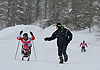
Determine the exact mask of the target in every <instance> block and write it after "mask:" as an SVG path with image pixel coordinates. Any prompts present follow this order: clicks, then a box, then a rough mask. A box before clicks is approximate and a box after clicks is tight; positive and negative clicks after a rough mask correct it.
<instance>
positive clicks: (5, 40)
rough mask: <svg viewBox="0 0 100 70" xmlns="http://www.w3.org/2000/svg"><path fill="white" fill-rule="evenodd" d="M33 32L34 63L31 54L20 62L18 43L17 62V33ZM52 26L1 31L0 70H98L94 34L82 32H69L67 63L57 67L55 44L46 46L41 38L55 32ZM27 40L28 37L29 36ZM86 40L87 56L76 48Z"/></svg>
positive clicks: (99, 49) (99, 59)
mask: <svg viewBox="0 0 100 70" xmlns="http://www.w3.org/2000/svg"><path fill="white" fill-rule="evenodd" d="M20 30H23V31H24V32H28V34H29V32H30V31H32V32H33V33H34V35H35V37H36V40H34V41H33V42H34V46H35V50H36V56H37V61H36V60H35V57H34V51H33V48H32V54H31V58H30V61H27V58H25V60H24V61H21V56H22V55H21V42H20V45H19V49H18V53H17V57H16V59H14V57H15V52H16V49H17V45H18V40H17V39H16V37H17V36H18V34H19V31H20ZM55 30H56V29H55V27H54V26H50V27H48V28H46V29H44V30H43V29H41V28H39V27H37V26H33V25H17V26H14V27H9V28H6V29H3V30H1V31H0V34H1V35H0V45H1V47H0V70H100V47H99V41H97V40H96V37H95V34H96V32H93V33H88V30H84V31H77V32H76V31H72V33H73V40H72V41H71V42H70V44H69V45H68V48H67V54H68V55H69V60H68V62H67V63H64V64H59V59H58V55H57V46H56V40H54V41H50V42H45V41H44V37H46V36H47V37H49V36H51V34H52V33H53V32H54V31H55ZM29 36H30V34H29ZM83 40H86V42H87V44H88V47H87V48H86V50H87V52H85V53H82V52H80V50H81V48H80V47H79V44H80V43H81V42H82V41H83Z"/></svg>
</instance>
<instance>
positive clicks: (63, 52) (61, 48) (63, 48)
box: [58, 44, 68, 56]
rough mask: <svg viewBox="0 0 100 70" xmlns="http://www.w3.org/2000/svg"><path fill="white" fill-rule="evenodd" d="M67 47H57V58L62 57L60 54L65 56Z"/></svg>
mask: <svg viewBox="0 0 100 70" xmlns="http://www.w3.org/2000/svg"><path fill="white" fill-rule="evenodd" d="M67 45H68V44H66V45H64V46H62V47H58V56H62V54H63V55H66V50H67Z"/></svg>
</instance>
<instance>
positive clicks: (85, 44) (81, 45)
mask: <svg viewBox="0 0 100 70" xmlns="http://www.w3.org/2000/svg"><path fill="white" fill-rule="evenodd" d="M85 46H86V47H88V46H87V43H85V41H83V42H82V43H81V44H80V47H82V49H81V52H86V49H85Z"/></svg>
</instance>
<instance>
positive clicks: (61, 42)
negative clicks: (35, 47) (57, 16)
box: [44, 23, 72, 63]
mask: <svg viewBox="0 0 100 70" xmlns="http://www.w3.org/2000/svg"><path fill="white" fill-rule="evenodd" d="M56 28H57V30H56V31H55V32H54V33H53V34H52V36H51V37H46V38H44V40H45V41H51V40H54V39H56V38H57V46H58V56H59V58H60V62H59V63H63V56H64V61H65V62H67V60H68V55H67V53H66V49H67V46H68V44H69V43H70V41H71V40H72V33H71V32H70V31H69V30H68V29H66V28H64V27H63V26H62V25H61V23H57V24H56Z"/></svg>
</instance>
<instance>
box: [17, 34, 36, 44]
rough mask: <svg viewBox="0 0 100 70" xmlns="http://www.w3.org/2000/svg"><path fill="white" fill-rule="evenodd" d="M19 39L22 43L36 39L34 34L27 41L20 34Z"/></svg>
mask: <svg viewBox="0 0 100 70" xmlns="http://www.w3.org/2000/svg"><path fill="white" fill-rule="evenodd" d="M17 39H18V40H21V41H22V43H25V44H29V43H31V41H32V40H35V37H34V35H32V38H29V37H28V40H27V41H25V40H24V38H23V37H20V35H19V36H18V37H17Z"/></svg>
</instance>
